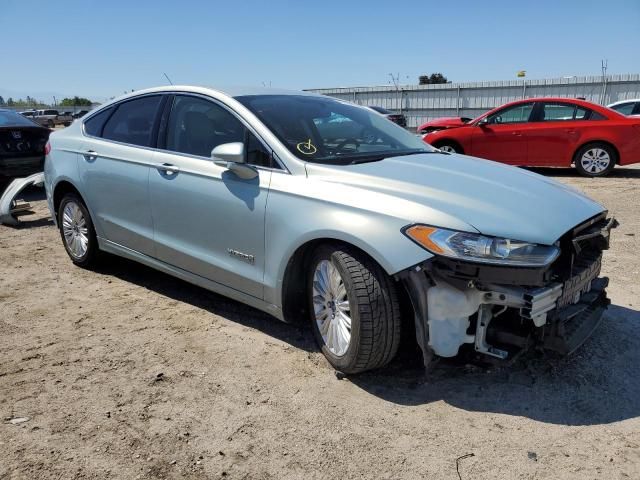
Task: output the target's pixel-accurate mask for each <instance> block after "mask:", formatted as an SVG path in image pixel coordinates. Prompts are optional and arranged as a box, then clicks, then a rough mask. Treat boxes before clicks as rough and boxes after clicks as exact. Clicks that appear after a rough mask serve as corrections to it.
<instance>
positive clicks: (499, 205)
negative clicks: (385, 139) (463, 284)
mask: <svg viewBox="0 0 640 480" xmlns="http://www.w3.org/2000/svg"><path fill="white" fill-rule="evenodd" d="M307 172H308V175H309V178H314V177H318V178H320V177H321V178H322V180H323V181H329V182H335V183H339V184H344V185H347V186H351V187H357V188H362V189H366V190H369V191H376V192H379V193H382V194H385V197H383V198H387V199H388V198H389V197H387V196H390V197H396V198H398V199H402V200H405V201H410V202H414V203H417V204H420V205H424V206H427V207H429V208H430V209H433V210H435V211H438V212H441V213H443V214H445V215H446V216H449V217H454V218H456V219H457V220H459V221H460V222H464V223H466V224H467V225H469V226H470V227H472V228H473V229H475V230H477V231H478V232H480V233H482V234H484V235H490V236H496V237H505V238H511V239H513V240H523V241H528V242H535V243H540V244H546V245H550V244H552V243H554V242H555V241H557V240H558V239H559V238H560V237H561V236H562V235H563V234H564V233H566V232H567V231H569V230H570V229H571V228H573V227H574V226H576V225H578V224H580V223H582V222H584V221H585V220H587V219H589V218H591V217H593V216H595V215H597V214H599V213H601V212H603V211H604V210H605V209H604V208H603V207H602V206H601V205H600V204H598V203H596V202H594V201H593V200H591V199H590V198H588V197H586V196H585V195H583V194H582V193H579V192H578V191H577V190H575V189H573V188H572V187H569V186H567V185H564V184H562V183H559V182H556V181H555V180H552V179H549V178H546V177H543V176H542V175H538V174H535V173H532V172H529V171H527V170H523V169H520V168H516V167H511V166H508V165H503V164H500V163H497V162H492V161H489V160H482V159H479V158H474V157H468V156H466V155H455V154H454V155H446V154H438V153H432V154H417V155H410V156H404V157H392V158H387V159H385V160H382V161H378V162H370V163H362V164H358V165H349V166H335V167H333V166H320V165H316V164H308V165H307ZM371 208H373V209H375V206H372V207H371ZM425 211H426V210H425ZM427 216H428V215H427ZM440 218H442V217H440ZM407 222H408V223H414V222H415V223H425V224H431V225H434V226H440V227H443V228H447V227H449V228H451V226H449V225H438V224H437V223H435V222H433V219H431V218H407Z"/></svg>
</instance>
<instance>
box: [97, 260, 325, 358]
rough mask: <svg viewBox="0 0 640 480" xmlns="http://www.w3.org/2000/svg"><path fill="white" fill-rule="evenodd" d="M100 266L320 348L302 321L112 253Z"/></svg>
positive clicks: (292, 341)
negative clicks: (292, 321)
mask: <svg viewBox="0 0 640 480" xmlns="http://www.w3.org/2000/svg"><path fill="white" fill-rule="evenodd" d="M104 260H105V261H102V262H101V263H100V266H99V267H98V268H97V269H96V270H97V272H98V273H102V274H104V275H110V276H114V277H117V278H119V279H121V280H124V281H126V282H129V283H133V284H136V285H139V286H141V287H144V288H146V289H148V290H151V291H153V292H156V293H159V294H160V295H163V296H165V297H168V298H171V299H172V300H177V301H179V302H183V303H187V304H189V305H192V306H194V307H197V308H200V309H203V310H206V311H208V312H210V313H212V314H214V315H219V316H221V317H224V318H226V319H228V320H231V321H232V322H235V323H238V324H241V325H243V326H245V327H249V328H253V329H255V330H258V331H261V332H263V333H265V334H266V335H269V336H271V337H274V338H277V339H279V340H282V341H283V342H287V343H288V344H290V345H291V346H293V347H295V348H299V349H301V350H305V351H307V352H311V351H317V350H318V349H317V347H316V345H315V343H314V341H313V338H312V335H311V332H308V331H307V329H306V328H303V327H304V325H302V324H288V323H284V322H281V321H280V320H278V319H276V318H274V317H272V316H271V315H268V314H266V313H264V312H262V311H260V310H257V309H255V308H253V307H250V306H248V305H245V304H243V303H240V302H237V301H235V300H232V299H230V298H227V297H224V296H222V295H218V294H216V293H213V292H210V291H209V290H206V289H204V288H201V287H198V286H197V285H192V284H190V283H188V282H185V281H183V280H180V279H178V278H175V277H172V276H171V275H168V274H165V273H162V272H159V271H157V270H154V269H152V268H150V267H146V266H144V265H141V264H139V263H137V262H134V261H132V260H128V259H125V258H122V257H118V256H115V255H108V256H106V257H105V259H104Z"/></svg>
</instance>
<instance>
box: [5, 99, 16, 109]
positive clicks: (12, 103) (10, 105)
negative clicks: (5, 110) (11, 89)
mask: <svg viewBox="0 0 640 480" xmlns="http://www.w3.org/2000/svg"><path fill="white" fill-rule="evenodd" d="M15 106H16V102H14V101H13V98H11V97H9V100H7V107H15Z"/></svg>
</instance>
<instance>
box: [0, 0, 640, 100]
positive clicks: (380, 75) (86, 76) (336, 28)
mask: <svg viewBox="0 0 640 480" xmlns="http://www.w3.org/2000/svg"><path fill="white" fill-rule="evenodd" d="M0 42H1V45H3V49H2V50H3V55H2V57H3V60H2V66H1V67H0V95H4V96H5V98H6V96H7V92H8V93H9V94H10V95H14V96H24V95H26V94H30V95H31V96H35V97H36V98H39V99H42V100H45V101H51V98H50V96H51V95H79V96H87V97H90V98H92V99H95V100H103V99H104V98H107V97H111V96H114V95H120V94H122V93H123V92H124V91H125V90H131V89H140V88H145V87H150V86H155V85H161V84H166V83H167V81H166V79H165V78H164V76H163V72H166V73H167V74H168V75H169V77H170V78H171V80H172V81H173V82H174V83H176V84H177V83H181V84H200V85H233V84H235V85H262V84H266V85H269V84H271V85H273V86H274V87H276V86H277V87H284V88H294V89H301V88H313V87H332V86H356V85H358V86H359V85H383V84H387V83H389V82H390V81H391V77H390V76H389V73H393V74H394V75H395V74H398V73H399V74H400V81H401V83H414V84H415V83H417V77H418V76H419V75H420V74H422V73H431V72H442V73H443V74H444V75H445V76H447V77H448V78H449V80H451V81H453V82H459V81H475V80H504V79H513V78H515V75H516V72H517V71H518V70H526V71H527V78H548V77H562V76H572V75H599V74H600V60H601V59H605V58H606V59H608V62H609V73H640V50H639V49H638V46H639V45H640V0H626V1H625V0H608V1H607V2H602V1H593V2H591V1H585V0H583V1H560V0H555V1H535V2H526V3H525V2H515V1H489V0H487V1H478V0H475V1H465V0H457V1H455V2H448V1H427V0H423V1H420V2H402V1H395V2H394V1H389V0H384V1H378V0H366V1H364V0H363V1H348V0H340V1H334V0H322V1H314V2H307V1H300V0H299V1H290V2H285V1H278V0H265V1H251V0H244V1H242V0H235V1H224V2H223V1H205V0H180V1H160V0H156V1H150V0H149V1H148V0H135V1H134V0H127V1H123V0H109V1H104V0H65V1H55V2H51V1H37V0H0ZM47 97H49V98H47Z"/></svg>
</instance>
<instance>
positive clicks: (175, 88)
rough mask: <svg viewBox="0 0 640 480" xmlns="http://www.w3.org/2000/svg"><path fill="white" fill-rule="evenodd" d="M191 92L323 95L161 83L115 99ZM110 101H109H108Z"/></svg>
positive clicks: (244, 87)
mask: <svg viewBox="0 0 640 480" xmlns="http://www.w3.org/2000/svg"><path fill="white" fill-rule="evenodd" d="M175 91H181V92H193V93H206V91H210V92H214V93H217V94H223V95H226V96H228V97H242V96H248V95H304V96H310V97H324V96H323V95H320V94H318V93H313V92H305V91H302V90H287V89H283V88H271V87H251V86H227V87H210V86H200V85H163V86H159V87H152V88H145V89H144V90H137V91H135V92H132V93H129V94H126V95H123V96H121V97H119V98H117V99H114V100H116V101H119V100H122V99H125V98H128V97H135V96H137V95H140V94H148V93H163V92H175ZM109 103H111V102H109Z"/></svg>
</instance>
